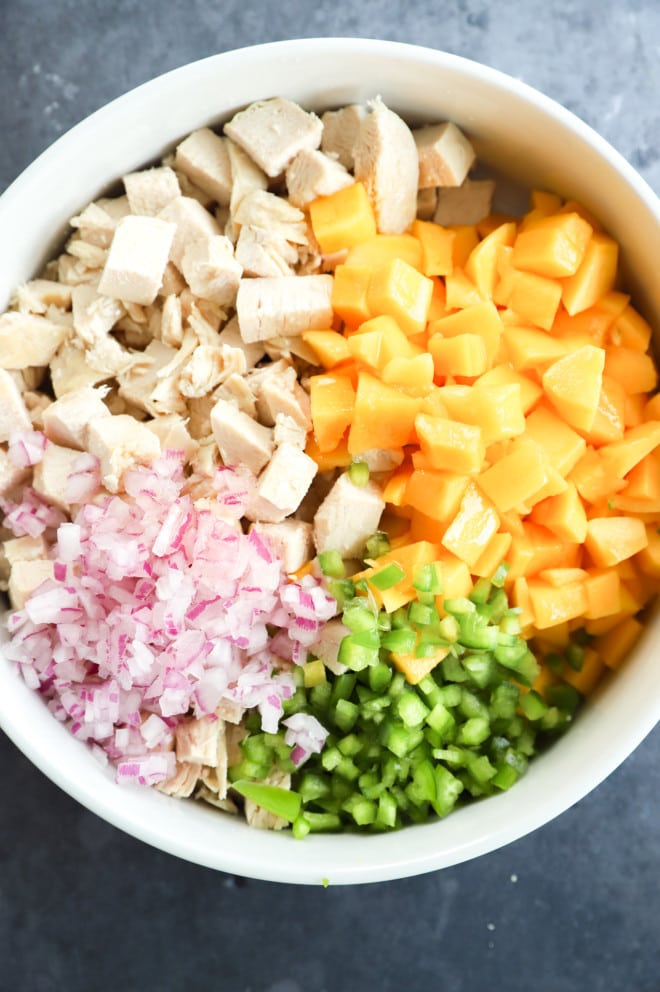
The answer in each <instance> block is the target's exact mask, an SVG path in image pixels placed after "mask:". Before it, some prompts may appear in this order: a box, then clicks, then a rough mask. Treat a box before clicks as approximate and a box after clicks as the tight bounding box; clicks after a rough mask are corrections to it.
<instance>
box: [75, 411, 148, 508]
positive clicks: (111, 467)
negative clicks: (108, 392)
mask: <svg viewBox="0 0 660 992" xmlns="http://www.w3.org/2000/svg"><path fill="white" fill-rule="evenodd" d="M87 450H88V451H89V452H90V454H92V455H96V457H97V458H98V459H99V462H100V464H101V478H102V481H103V485H104V486H105V488H106V489H107V490H108V492H111V493H116V492H119V490H120V488H121V483H122V478H123V475H124V472H125V471H126V470H127V469H131V468H134V467H135V466H136V465H149V464H150V463H151V462H153V461H154V459H156V458H158V456H159V455H160V441H159V440H158V438H157V437H156V435H155V434H154V433H153V431H150V430H149V428H148V427H146V426H145V425H144V424H143V423H141V422H140V421H139V420H136V419H135V417H131V416H130V414H126V413H120V414H116V415H113V416H111V417H94V418H93V419H92V420H90V422H89V425H88V432H87Z"/></svg>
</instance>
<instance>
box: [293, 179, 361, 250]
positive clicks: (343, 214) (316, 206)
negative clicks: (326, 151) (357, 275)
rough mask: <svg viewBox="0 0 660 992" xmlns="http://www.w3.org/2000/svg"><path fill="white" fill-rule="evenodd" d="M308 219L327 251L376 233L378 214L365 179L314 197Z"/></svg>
mask: <svg viewBox="0 0 660 992" xmlns="http://www.w3.org/2000/svg"><path fill="white" fill-rule="evenodd" d="M309 219H310V222H311V225H312V230H313V231H314V237H315V238H316V240H317V241H318V243H319V245H320V247H321V251H322V252H323V253H324V254H326V255H331V254H332V253H333V252H336V251H341V250H342V248H351V247H352V246H353V245H357V244H359V243H360V242H361V241H366V240H367V239H368V238H372V237H374V235H375V234H376V218H375V216H374V212H373V209H372V206H371V203H370V202H369V197H368V195H367V191H366V189H365V188H364V186H363V185H362V183H354V184H353V185H352V186H346V187H345V188H344V189H340V190H338V191H337V192H336V193H332V194H331V195H330V196H321V197H319V198H318V199H316V200H312V202H311V203H310V204H309Z"/></svg>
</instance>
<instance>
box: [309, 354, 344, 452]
mask: <svg viewBox="0 0 660 992" xmlns="http://www.w3.org/2000/svg"><path fill="white" fill-rule="evenodd" d="M309 386H310V402H311V414H312V424H313V427H314V437H315V440H316V444H317V446H318V449H319V452H320V453H321V454H324V453H325V452H330V451H333V450H334V449H335V448H336V447H337V445H338V444H339V442H340V440H341V438H342V436H343V434H344V431H345V430H346V428H347V427H348V425H349V424H350V423H351V421H352V419H353V410H354V407H355V390H354V389H353V384H352V383H351V381H350V379H349V378H348V377H347V376H344V375H332V374H331V373H327V374H326V375H314V376H312V377H311V379H310V380H309Z"/></svg>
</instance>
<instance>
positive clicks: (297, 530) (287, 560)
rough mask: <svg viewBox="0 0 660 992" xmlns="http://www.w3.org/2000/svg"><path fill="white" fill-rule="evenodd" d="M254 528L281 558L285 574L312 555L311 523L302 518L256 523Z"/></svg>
mask: <svg viewBox="0 0 660 992" xmlns="http://www.w3.org/2000/svg"><path fill="white" fill-rule="evenodd" d="M250 530H256V532H257V533H258V534H260V535H261V537H263V538H265V539H266V541H267V542H268V544H269V545H270V547H271V548H272V550H273V552H274V553H275V554H276V555H277V557H278V558H280V559H281V560H282V567H283V569H284V571H285V572H286V573H287V574H291V572H296V571H297V570H298V569H299V568H302V566H303V565H304V564H305V563H306V562H308V561H309V560H310V559H311V558H312V557H313V556H314V542H313V540H312V525H311V524H308V523H306V522H305V521H304V520H282V521H281V522H280V523H277V524H267V523H256V524H252V526H251V527H250Z"/></svg>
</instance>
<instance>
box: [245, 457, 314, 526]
mask: <svg viewBox="0 0 660 992" xmlns="http://www.w3.org/2000/svg"><path fill="white" fill-rule="evenodd" d="M317 472H318V466H317V464H316V462H315V461H314V459H313V458H310V457H309V455H306V454H305V452H304V451H301V450H300V448H298V447H296V446H295V445H293V444H289V443H288V441H285V442H284V444H281V445H280V446H279V447H278V448H277V449H276V451H275V454H274V455H273V456H272V458H271V460H270V462H269V463H268V465H267V466H266V468H265V469H264V470H263V472H262V473H261V475H260V476H259V483H258V485H257V493H258V495H259V497H260V498H261V499H263V500H266V501H267V502H268V503H270V504H271V506H273V507H275V509H276V510H277V511H278V512H277V513H275V514H272V516H271V517H270V519H271V520H272V522H273V523H277V522H279V521H280V520H283V519H284V517H288V516H290V514H292V513H295V512H296V510H297V509H298V507H299V506H300V503H301V502H302V500H303V499H304V497H305V496H306V494H307V490H308V489H309V487H310V486H311V484H312V480H313V478H314V476H315V475H316V473H317ZM263 519H265V520H266V519H268V518H267V517H264V518H263Z"/></svg>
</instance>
